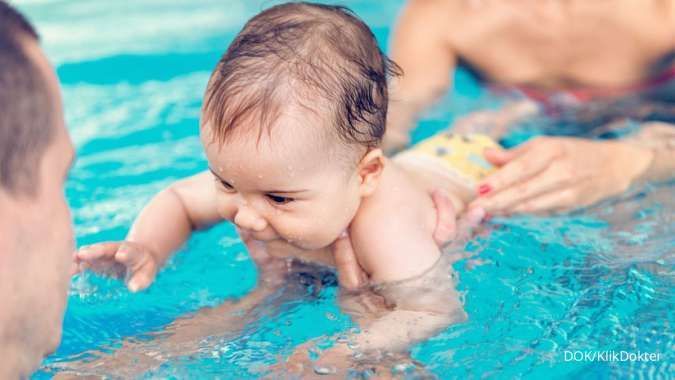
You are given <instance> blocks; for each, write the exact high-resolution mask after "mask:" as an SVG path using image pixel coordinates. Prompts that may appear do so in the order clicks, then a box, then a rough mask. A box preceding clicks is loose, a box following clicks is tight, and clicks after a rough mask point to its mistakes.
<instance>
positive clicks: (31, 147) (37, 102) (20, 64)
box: [0, 0, 54, 196]
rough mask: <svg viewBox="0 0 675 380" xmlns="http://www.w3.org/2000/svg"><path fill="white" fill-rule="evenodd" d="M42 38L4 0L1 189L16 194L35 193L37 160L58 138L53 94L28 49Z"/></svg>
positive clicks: (0, 15) (0, 11)
mask: <svg viewBox="0 0 675 380" xmlns="http://www.w3.org/2000/svg"><path fill="white" fill-rule="evenodd" d="M38 39H39V38H38V34H37V33H36V32H35V29H34V28H33V27H32V26H31V24H30V23H29V22H28V21H27V20H26V18H24V17H23V16H22V15H21V14H20V13H19V12H18V11H17V10H16V9H14V8H12V7H11V6H10V5H9V4H7V3H6V2H5V1H2V0H0V190H4V191H7V192H8V193H10V194H12V195H18V194H21V195H27V196H31V195H34V194H35V192H36V187H37V180H38V178H39V177H38V167H39V162H40V159H41V158H42V155H43V154H44V152H45V150H46V148H47V146H48V145H49V144H50V142H51V140H52V138H53V135H54V128H53V127H52V123H51V122H52V120H53V119H52V114H53V110H52V108H53V106H52V99H51V97H52V96H51V95H50V94H49V91H48V88H47V83H46V81H45V78H44V75H43V74H42V73H41V72H40V69H39V68H38V67H37V66H36V64H35V63H34V62H32V60H31V58H30V57H29V56H28V55H27V54H26V50H25V46H24V44H25V42H26V41H30V40H33V41H38Z"/></svg>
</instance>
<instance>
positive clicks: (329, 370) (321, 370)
mask: <svg viewBox="0 0 675 380" xmlns="http://www.w3.org/2000/svg"><path fill="white" fill-rule="evenodd" d="M336 372H337V369H335V367H333V366H325V367H324V366H314V373H316V374H317V375H332V374H334V373H336Z"/></svg>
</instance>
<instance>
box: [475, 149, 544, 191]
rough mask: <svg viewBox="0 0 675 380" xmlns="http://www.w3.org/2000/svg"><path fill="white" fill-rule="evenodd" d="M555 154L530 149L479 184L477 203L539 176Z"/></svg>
mask: <svg viewBox="0 0 675 380" xmlns="http://www.w3.org/2000/svg"><path fill="white" fill-rule="evenodd" d="M554 157H555V155H554V152H552V151H545V150H539V151H537V150H534V149H528V150H525V151H523V153H522V154H521V155H519V156H517V157H516V158H515V159H513V160H512V161H510V162H508V163H507V164H505V165H504V166H502V167H501V168H500V169H499V170H497V172H495V173H493V174H491V175H489V176H488V177H487V178H485V179H484V180H482V181H481V182H480V183H479V184H478V193H479V194H480V195H481V197H479V198H478V200H477V201H476V202H475V203H477V204H481V203H482V202H484V199H485V197H484V196H485V195H488V196H489V194H490V193H492V194H495V193H497V192H499V191H502V190H504V189H506V188H508V187H510V186H513V185H514V184H516V183H518V182H521V181H523V180H525V179H527V178H530V177H533V176H535V175H537V174H539V173H540V172H541V171H542V170H544V169H546V168H547V167H548V166H549V165H550V164H551V162H552V161H553V158H554Z"/></svg>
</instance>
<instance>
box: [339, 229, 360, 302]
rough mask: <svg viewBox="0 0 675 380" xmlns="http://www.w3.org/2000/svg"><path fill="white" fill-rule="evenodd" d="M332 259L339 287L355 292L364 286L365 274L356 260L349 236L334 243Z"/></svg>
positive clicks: (342, 237)
mask: <svg viewBox="0 0 675 380" xmlns="http://www.w3.org/2000/svg"><path fill="white" fill-rule="evenodd" d="M333 257H334V259H335V267H336V269H337V273H338V282H339V283H340V286H342V287H343V288H345V289H349V290H355V289H358V288H360V287H362V286H363V285H365V284H366V274H365V272H364V271H363V269H361V266H360V265H359V263H358V261H357V260H356V255H355V254H354V248H353V247H352V242H351V239H350V238H349V235H345V236H341V237H339V238H338V239H337V240H336V241H335V243H334V244H333Z"/></svg>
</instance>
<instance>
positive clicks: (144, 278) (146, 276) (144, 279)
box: [127, 259, 157, 292]
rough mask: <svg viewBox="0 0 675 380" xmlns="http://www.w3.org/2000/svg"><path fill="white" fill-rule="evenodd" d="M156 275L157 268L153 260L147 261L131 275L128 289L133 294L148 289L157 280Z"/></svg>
mask: <svg viewBox="0 0 675 380" xmlns="http://www.w3.org/2000/svg"><path fill="white" fill-rule="evenodd" d="M156 275H157V266H156V265H155V263H154V261H153V260H152V259H147V260H146V261H145V262H143V263H141V264H140V266H139V267H138V268H136V270H134V271H133V272H132V273H131V276H129V279H128V281H127V287H128V288H129V290H130V291H132V292H138V291H141V290H143V289H146V288H147V287H148V286H150V284H152V282H153V281H154V280H155V276H156Z"/></svg>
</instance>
